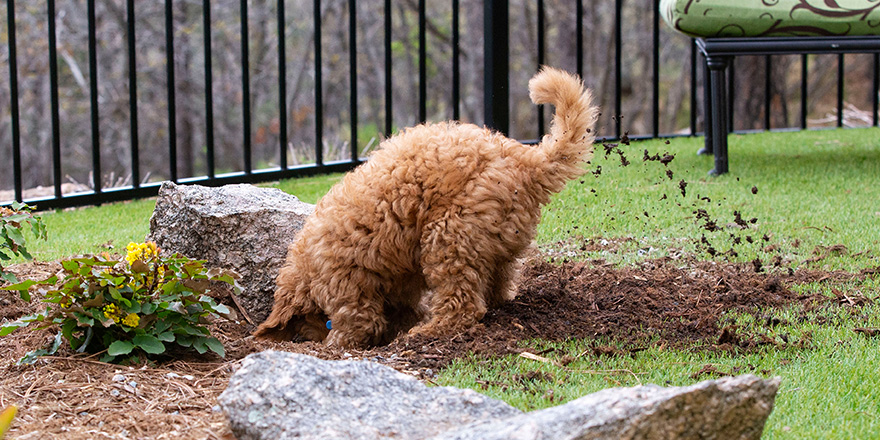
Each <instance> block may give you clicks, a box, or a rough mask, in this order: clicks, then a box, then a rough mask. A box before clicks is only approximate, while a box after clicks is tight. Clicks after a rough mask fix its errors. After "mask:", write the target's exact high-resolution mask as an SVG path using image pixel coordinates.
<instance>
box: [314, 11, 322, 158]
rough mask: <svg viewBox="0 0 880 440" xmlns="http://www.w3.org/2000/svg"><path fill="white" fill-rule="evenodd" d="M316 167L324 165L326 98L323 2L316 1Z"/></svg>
mask: <svg viewBox="0 0 880 440" xmlns="http://www.w3.org/2000/svg"><path fill="white" fill-rule="evenodd" d="M313 13H314V15H313V19H314V23H315V165H317V166H322V165H324V96H323V94H322V90H321V89H322V88H323V78H321V0H315V2H314V10H313Z"/></svg>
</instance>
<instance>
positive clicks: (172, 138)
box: [165, 0, 177, 182]
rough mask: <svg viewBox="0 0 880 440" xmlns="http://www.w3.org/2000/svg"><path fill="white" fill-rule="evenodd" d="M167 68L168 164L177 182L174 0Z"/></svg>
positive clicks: (168, 1) (168, 5) (168, 19)
mask: <svg viewBox="0 0 880 440" xmlns="http://www.w3.org/2000/svg"><path fill="white" fill-rule="evenodd" d="M165 68H166V76H167V78H168V79H167V82H168V164H169V168H170V172H171V181H172V182H177V93H176V90H175V87H174V2H173V0H165Z"/></svg>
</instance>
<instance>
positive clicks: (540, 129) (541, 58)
mask: <svg viewBox="0 0 880 440" xmlns="http://www.w3.org/2000/svg"><path fill="white" fill-rule="evenodd" d="M578 3H580V2H578ZM537 7H538V29H537V36H538V68H539V69H540V68H541V66H543V65H544V63H545V60H544V58H545V55H544V49H545V42H544V26H545V25H544V0H538V5H537ZM578 40H580V37H579V38H578ZM578 53H580V52H578ZM544 130H546V127H545V123H544V105H539V106H538V136H537V138H538V139H540V138H541V136H544V133H545V131H544Z"/></svg>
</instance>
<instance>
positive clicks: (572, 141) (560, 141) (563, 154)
mask: <svg viewBox="0 0 880 440" xmlns="http://www.w3.org/2000/svg"><path fill="white" fill-rule="evenodd" d="M529 97H530V98H531V99H532V102H534V103H535V104H553V105H554V106H556V114H555V115H554V116H553V120H552V121H551V123H550V134H548V135H546V136H544V138H543V139H542V140H541V145H540V148H541V150H542V151H543V152H544V154H545V155H546V157H547V165H548V169H547V170H546V175H545V176H543V179H541V180H542V182H541V183H542V185H544V187H545V188H546V189H547V190H549V191H550V192H558V191H561V190H562V188H563V187H564V186H565V184H566V182H568V181H569V180H571V179H573V178H575V177H577V176H580V175H581V174H583V173H584V172H585V170H584V169H583V167H582V164H583V162H586V161H588V160H590V159H591V158H592V157H593V141H594V140H595V134H594V133H593V128H594V126H595V124H596V119H597V118H598V114H599V109H598V108H597V107H593V106H592V96H591V93H590V91H589V90H587V89H586V88H585V87H584V84H583V82H582V81H581V80H580V79H579V78H578V77H577V76H575V75H572V74H569V73H566V72H563V71H561V70H559V69H554V68H551V67H543V68H542V69H541V71H539V72H538V73H537V74H536V75H535V76H534V77H532V79H531V80H530V81H529Z"/></svg>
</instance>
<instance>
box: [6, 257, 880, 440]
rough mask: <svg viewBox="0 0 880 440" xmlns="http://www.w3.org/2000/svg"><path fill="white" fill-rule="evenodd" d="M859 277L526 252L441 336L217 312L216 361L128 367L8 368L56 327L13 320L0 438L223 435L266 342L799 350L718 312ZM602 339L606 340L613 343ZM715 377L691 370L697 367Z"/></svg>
mask: <svg viewBox="0 0 880 440" xmlns="http://www.w3.org/2000/svg"><path fill="white" fill-rule="evenodd" d="M600 244H601V243H597V245H600ZM604 245H605V246H609V245H614V243H612V242H609V243H605V244H604ZM566 261H567V260H566ZM594 263H595V264H594ZM52 267H53V266H52V264H45V263H39V264H32V263H29V264H27V265H20V266H19V267H17V268H15V270H16V274H17V276H18V277H19V278H21V279H26V278H40V277H42V276H45V273H46V272H50V273H51V271H52ZM29 272H33V273H32V274H29ZM870 275H871V274H870V273H866V274H849V273H844V272H831V273H829V272H819V271H807V270H799V271H795V272H793V273H787V272H785V271H782V270H777V271H771V273H768V272H767V271H763V272H757V271H756V270H755V267H754V263H719V262H701V261H683V260H672V259H669V258H665V259H657V260H649V261H644V262H642V263H639V264H638V265H637V266H636V267H629V268H615V267H613V266H611V265H608V264H606V263H604V261H595V262H563V263H561V264H553V263H550V262H547V261H546V260H545V259H544V257H536V258H533V259H532V260H531V261H530V262H529V263H528V264H526V266H525V268H524V270H523V275H522V280H521V282H520V286H519V291H518V296H517V297H516V298H515V299H513V300H512V301H509V302H507V303H505V304H504V305H502V306H501V307H499V308H497V309H494V310H490V311H489V312H488V313H487V315H486V316H485V317H484V318H483V320H482V321H481V322H480V323H479V324H478V325H477V326H475V327H473V328H471V329H469V330H467V331H465V332H462V333H459V334H456V335H452V336H451V337H449V338H447V339H442V340H438V339H427V338H415V337H400V338H398V339H397V340H395V341H393V342H392V343H391V344H389V345H387V346H384V347H375V348H372V349H369V350H354V349H347V350H343V349H338V348H331V347H326V346H324V345H322V344H319V343H314V342H303V343H294V342H280V343H279V342H270V341H262V340H255V339H254V338H253V337H252V336H250V332H251V331H252V330H253V326H251V325H250V324H247V323H246V322H241V323H234V322H229V321H223V322H216V323H213V324H212V325H211V326H210V329H211V331H212V334H214V336H216V337H217V338H218V339H219V340H220V341H221V342H222V343H223V344H224V346H225V347H226V353H227V357H226V358H225V359H222V358H219V357H217V356H213V355H204V356H198V355H194V354H185V355H180V356H178V357H177V358H174V359H172V358H168V359H166V360H164V361H159V362H157V363H155V364H151V365H145V366H133V367H128V366H120V365H112V364H105V363H101V362H97V361H96V360H95V359H94V358H88V357H82V356H81V355H76V354H74V353H73V352H72V351H71V350H70V349H69V347H68V348H64V349H62V350H61V351H60V353H59V355H58V356H54V357H48V358H42V359H40V360H38V361H37V362H36V363H35V364H33V365H16V364H15V360H16V359H19V358H21V357H22V356H23V355H24V354H25V353H26V352H28V351H31V350H34V349H37V348H41V347H42V346H44V345H45V344H46V342H47V341H48V340H50V339H51V338H52V336H53V335H54V331H53V330H52V329H47V330H41V331H31V330H26V329H20V330H18V331H16V332H14V333H13V334H11V335H9V336H6V337H2V338H0V359H2V361H0V362H2V369H0V404H2V405H3V406H5V405H8V404H10V403H15V404H17V405H19V407H20V408H21V411H20V413H19V416H18V417H17V419H16V423H15V425H14V427H13V429H12V431H10V432H9V434H8V438H10V439H11V438H41V439H42V438H48V439H62V438H64V439H67V438H85V437H88V438H119V437H120V436H122V437H124V438H157V439H161V438H209V439H228V438H232V437H231V433H230V432H229V430H228V427H227V426H226V424H225V419H224V416H223V415H222V413H221V412H219V411H218V410H217V407H216V398H217V396H218V395H219V394H220V393H221V392H222V391H223V390H224V389H225V386H226V384H227V382H228V380H229V377H230V376H231V375H232V373H233V372H234V370H235V366H236V364H237V362H238V360H240V359H242V358H244V357H245V356H247V355H248V354H251V353H255V352H258V351H262V350H267V349H274V350H285V351H292V352H297V353H304V354H308V355H311V356H316V357H319V358H322V359H364V360H370V361H374V362H379V363H382V364H385V365H387V366H390V367H392V368H395V369H397V370H399V371H401V372H404V373H406V374H410V375H413V376H416V377H418V378H420V379H423V380H431V378H432V377H433V376H434V375H435V374H436V373H437V372H438V371H440V370H441V369H443V368H444V367H446V366H447V365H449V364H450V363H451V362H452V361H453V360H456V359H459V358H462V357H465V356H469V355H471V354H476V355H477V356H482V357H494V356H502V355H507V354H518V353H529V354H531V355H533V356H538V354H535V353H534V352H535V350H534V349H533V348H530V347H529V345H528V344H529V341H532V340H543V341H566V340H571V339H585V340H587V341H590V340H593V341H596V342H594V343H592V344H591V345H590V347H591V348H590V349H589V350H588V351H587V352H585V353H584V354H583V355H592V356H595V357H601V356H629V355H632V354H633V353H636V352H638V351H641V350H644V349H645V348H646V347H647V346H650V345H651V344H662V345H663V346H664V347H669V348H687V349H691V350H693V349H698V350H710V351H727V352H734V353H742V352H749V351H751V350H756V349H758V348H759V347H763V346H767V345H768V344H769V345H772V346H773V347H775V348H780V349H782V348H785V347H787V346H789V345H790V344H795V345H796V346H797V347H803V346H809V344H808V342H809V341H806V342H805V341H793V340H792V341H788V340H785V339H783V340H774V339H772V338H769V337H767V336H765V335H751V334H748V333H744V332H743V331H741V329H737V328H735V327H734V326H731V325H726V326H725V327H724V328H719V325H722V316H723V314H724V313H725V312H728V311H731V310H734V311H741V312H743V313H748V314H752V315H754V316H755V317H756V320H759V322H769V323H772V322H774V321H773V320H774V319H775V320H776V321H777V322H780V321H779V320H778V318H775V317H773V316H770V315H767V314H766V309H767V308H775V307H783V306H786V305H790V304H802V305H804V306H805V308H810V307H813V308H815V307H821V304H825V305H833V306H850V307H859V306H862V305H865V304H868V303H870V302H871V301H872V300H871V299H869V298H866V297H864V296H858V295H853V294H842V293H841V294H840V295H841V296H840V297H832V296H821V295H816V296H804V295H799V294H797V293H794V292H792V291H791V290H790V289H789V286H791V285H793V284H800V283H808V282H827V283H845V282H848V281H852V280H854V279H859V278H864V277H865V276H870ZM0 300H2V301H5V302H6V303H8V304H9V306H8V307H11V308H9V310H12V311H13V312H9V311H5V313H4V318H5V319H14V318H15V317H14V316H12V315H15V314H26V313H33V312H35V311H36V310H37V309H38V308H39V307H40V304H41V303H39V301H38V300H37V299H36V298H34V299H32V301H31V302H25V301H22V300H20V299H19V298H18V295H17V294H16V293H14V292H5V291H4V292H0ZM817 304H820V305H817ZM230 306H232V305H231V304H230ZM4 309H6V308H4ZM873 330H876V329H854V331H855V332H857V333H862V334H864V335H866V336H874V335H875V333H873ZM600 341H613V344H614V346H612V345H608V344H607V342H600ZM538 353H540V354H546V352H538ZM553 362H554V363H556V362H563V363H564V362H565V361H564V360H562V361H559V360H553ZM718 373H720V372H717V371H708V370H707V371H703V370H701V371H700V372H697V373H695V375H697V376H698V377H699V376H704V375H710V376H711V375H717V374H718ZM523 379H524V380H525V381H531V380H545V379H546V378H544V377H538V376H536V377H534V378H530V377H525V378H523Z"/></svg>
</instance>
